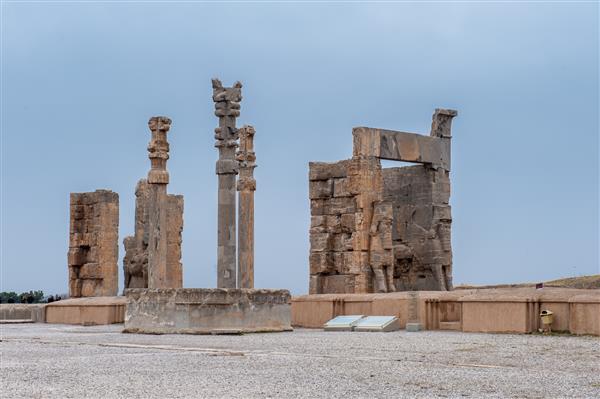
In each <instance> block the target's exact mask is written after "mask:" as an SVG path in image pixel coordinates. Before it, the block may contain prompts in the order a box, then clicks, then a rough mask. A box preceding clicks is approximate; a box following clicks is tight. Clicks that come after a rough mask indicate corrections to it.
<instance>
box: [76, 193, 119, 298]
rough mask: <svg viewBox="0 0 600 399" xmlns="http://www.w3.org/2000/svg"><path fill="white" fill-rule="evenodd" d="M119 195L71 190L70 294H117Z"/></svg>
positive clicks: (85, 295) (86, 295)
mask: <svg viewBox="0 0 600 399" xmlns="http://www.w3.org/2000/svg"><path fill="white" fill-rule="evenodd" d="M118 229H119V195H118V194H117V193H114V192H112V191H110V190H96V191H95V192H93V193H71V198H70V227H69V230H70V232H69V253H68V267H69V296H70V297H73V298H77V297H90V296H114V295H117V291H118V267H117V263H118V257H119V248H118V234H119V232H118Z"/></svg>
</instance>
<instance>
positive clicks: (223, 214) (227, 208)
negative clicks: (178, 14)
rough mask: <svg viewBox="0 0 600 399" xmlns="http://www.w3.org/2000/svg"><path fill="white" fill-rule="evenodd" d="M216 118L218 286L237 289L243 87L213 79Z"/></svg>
mask: <svg viewBox="0 0 600 399" xmlns="http://www.w3.org/2000/svg"><path fill="white" fill-rule="evenodd" d="M212 87H213V101H214V103H215V115H216V116H217V117H218V118H219V127H217V128H216V129H215V139H216V143H215V147H217V148H218V149H219V160H218V161H217V166H216V172H217V176H218V177H219V195H218V201H219V203H218V233H217V237H218V238H217V247H218V250H217V273H218V275H217V287H218V288H236V278H237V276H236V228H235V227H236V226H235V225H236V223H235V212H236V206H235V205H236V204H235V200H236V198H235V197H236V195H235V192H236V175H237V173H238V168H237V161H236V160H235V152H236V148H237V146H238V144H237V139H238V130H237V128H236V127H235V119H236V118H237V117H238V116H240V101H242V84H241V83H240V82H236V83H235V84H234V85H233V87H223V85H222V84H221V81H220V80H218V79H213V80H212Z"/></svg>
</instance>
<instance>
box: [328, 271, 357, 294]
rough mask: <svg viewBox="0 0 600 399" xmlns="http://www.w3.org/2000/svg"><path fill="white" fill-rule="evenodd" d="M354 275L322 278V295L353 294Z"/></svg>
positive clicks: (336, 275)
mask: <svg viewBox="0 0 600 399" xmlns="http://www.w3.org/2000/svg"><path fill="white" fill-rule="evenodd" d="M354 278H355V276H354V275H350V274H334V275H330V276H323V277H322V288H321V290H322V293H327V294H348V293H353V292H354Z"/></svg>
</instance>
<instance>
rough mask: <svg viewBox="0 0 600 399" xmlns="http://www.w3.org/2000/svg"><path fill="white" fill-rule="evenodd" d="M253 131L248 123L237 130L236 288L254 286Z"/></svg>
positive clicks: (254, 187)
mask: <svg viewBox="0 0 600 399" xmlns="http://www.w3.org/2000/svg"><path fill="white" fill-rule="evenodd" d="M254 133H255V131H254V128H253V127H252V126H244V127H242V128H241V129H240V130H239V136H240V150H239V151H238V152H237V160H238V162H239V173H240V175H239V179H238V186H237V189H238V197H239V198H238V199H239V202H238V222H239V223H238V228H239V232H238V275H237V281H238V284H237V286H238V288H254V191H256V180H255V179H254V168H255V167H256V164H255V161H256V155H255V154H254Z"/></svg>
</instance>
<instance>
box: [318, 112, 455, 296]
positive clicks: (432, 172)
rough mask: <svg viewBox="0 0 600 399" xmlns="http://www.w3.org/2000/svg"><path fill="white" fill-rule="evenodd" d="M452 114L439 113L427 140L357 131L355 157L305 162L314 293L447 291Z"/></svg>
mask: <svg viewBox="0 0 600 399" xmlns="http://www.w3.org/2000/svg"><path fill="white" fill-rule="evenodd" d="M456 115H457V112H456V111H454V110H450V109H439V108H438V109H436V110H435V112H434V114H433V116H432V123H431V131H430V133H429V135H421V134H416V133H407V132H397V131H392V130H384V129H375V128H368V127H356V128H354V129H353V131H352V135H353V151H352V153H353V157H352V159H349V160H344V161H339V162H335V163H324V162H311V163H310V164H309V191H310V192H309V196H310V201H311V227H310V290H309V291H310V293H311V294H329V293H367V292H394V291H406V290H451V289H452V248H451V243H450V225H451V222H452V218H451V215H450V205H449V199H450V176H449V174H450V160H451V138H452V136H451V123H452V118H454V117H455V116H456ZM380 159H388V160H396V161H404V162H414V163H417V164H419V165H416V166H410V167H401V168H389V169H382V168H381V163H380Z"/></svg>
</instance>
